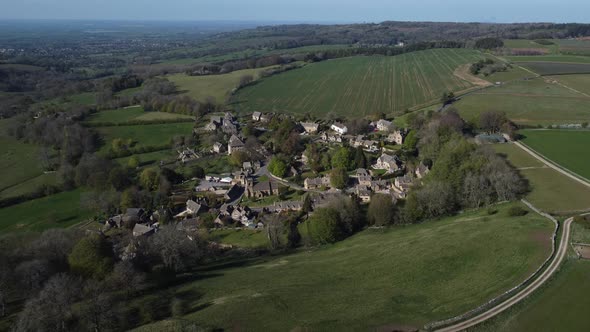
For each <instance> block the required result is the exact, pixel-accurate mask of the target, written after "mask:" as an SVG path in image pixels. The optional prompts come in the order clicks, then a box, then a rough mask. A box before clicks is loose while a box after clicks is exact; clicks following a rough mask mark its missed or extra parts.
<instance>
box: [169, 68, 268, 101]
mask: <svg viewBox="0 0 590 332" xmlns="http://www.w3.org/2000/svg"><path fill="white" fill-rule="evenodd" d="M267 68H268V67H267ZM267 68H257V69H244V70H237V71H234V72H231V73H229V74H222V75H206V76H188V75H186V74H175V75H170V76H167V78H168V79H169V80H170V81H171V82H174V83H175V84H176V86H177V87H178V90H179V91H181V92H183V93H185V94H187V95H188V96H190V97H193V98H195V99H196V100H201V101H204V100H205V99H206V98H207V97H214V98H215V100H216V101H217V102H218V103H223V102H225V99H226V98H227V96H228V95H229V93H230V92H231V90H232V89H234V88H235V87H237V86H238V84H239V82H240V78H241V77H242V76H244V75H252V76H254V78H257V77H258V73H259V72H260V71H262V70H264V69H267Z"/></svg>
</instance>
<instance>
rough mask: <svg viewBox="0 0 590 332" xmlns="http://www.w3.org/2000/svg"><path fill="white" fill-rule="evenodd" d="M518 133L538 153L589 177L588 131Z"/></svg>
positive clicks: (589, 139)
mask: <svg viewBox="0 0 590 332" xmlns="http://www.w3.org/2000/svg"><path fill="white" fill-rule="evenodd" d="M520 133H521V135H523V136H524V138H523V140H522V141H523V142H524V143H525V144H526V145H528V146H529V147H531V148H532V149H533V150H535V151H537V152H538V153H539V154H541V155H543V156H545V157H546V158H548V159H549V160H551V161H553V162H555V163H556V164H559V165H560V166H563V167H565V168H567V169H568V170H570V171H572V172H574V173H576V174H578V175H581V176H582V177H585V178H586V179H590V153H588V152H589V150H588V147H590V131H587V130H521V131H520ZM589 201H590V199H589Z"/></svg>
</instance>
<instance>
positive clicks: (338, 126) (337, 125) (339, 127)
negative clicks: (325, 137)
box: [330, 122, 348, 135]
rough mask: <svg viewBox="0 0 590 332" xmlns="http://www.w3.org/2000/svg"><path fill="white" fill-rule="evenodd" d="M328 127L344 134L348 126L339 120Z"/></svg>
mask: <svg viewBox="0 0 590 332" xmlns="http://www.w3.org/2000/svg"><path fill="white" fill-rule="evenodd" d="M330 128H331V129H332V130H334V131H335V132H337V133H338V134H340V135H344V134H346V133H347V132H348V128H347V127H346V126H345V125H343V124H342V123H340V122H334V123H333V124H332V126H330Z"/></svg>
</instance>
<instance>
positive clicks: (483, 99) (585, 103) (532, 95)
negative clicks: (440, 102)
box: [455, 77, 590, 125]
mask: <svg viewBox="0 0 590 332" xmlns="http://www.w3.org/2000/svg"><path fill="white" fill-rule="evenodd" d="M558 80H559V78H558ZM455 107H456V108H457V109H458V110H459V113H460V114H461V116H463V117H464V118H465V119H469V120H472V121H477V119H478V117H479V115H480V114H481V113H483V112H486V111H502V112H504V113H506V115H507V116H508V117H509V118H510V119H511V120H513V121H515V122H517V123H519V124H526V125H539V124H540V125H551V124H570V123H583V122H588V121H590V97H588V95H587V94H584V93H582V92H579V91H576V89H571V88H568V87H566V86H564V85H562V84H560V83H559V81H555V80H554V79H552V78H544V77H540V78H536V79H530V80H521V81H514V82H511V83H510V84H506V85H503V86H499V87H492V88H489V89H486V90H483V91H478V92H475V93H473V94H471V95H469V96H466V97H464V98H462V99H461V100H460V101H458V102H457V103H455Z"/></svg>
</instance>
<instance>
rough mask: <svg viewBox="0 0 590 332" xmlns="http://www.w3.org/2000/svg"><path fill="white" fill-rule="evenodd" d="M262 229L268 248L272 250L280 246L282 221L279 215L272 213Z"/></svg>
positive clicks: (281, 243)
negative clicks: (264, 232) (268, 244)
mask: <svg viewBox="0 0 590 332" xmlns="http://www.w3.org/2000/svg"><path fill="white" fill-rule="evenodd" d="M264 229H265V231H266V237H267V238H268V241H269V243H270V248H271V249H273V250H277V249H279V248H281V246H282V245H283V240H282V236H283V230H284V223H283V220H282V219H281V217H280V216H279V215H273V216H271V217H270V218H268V220H267V221H266V225H265V226H264Z"/></svg>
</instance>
